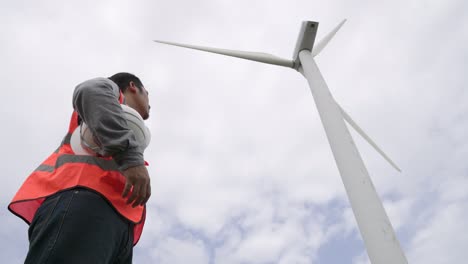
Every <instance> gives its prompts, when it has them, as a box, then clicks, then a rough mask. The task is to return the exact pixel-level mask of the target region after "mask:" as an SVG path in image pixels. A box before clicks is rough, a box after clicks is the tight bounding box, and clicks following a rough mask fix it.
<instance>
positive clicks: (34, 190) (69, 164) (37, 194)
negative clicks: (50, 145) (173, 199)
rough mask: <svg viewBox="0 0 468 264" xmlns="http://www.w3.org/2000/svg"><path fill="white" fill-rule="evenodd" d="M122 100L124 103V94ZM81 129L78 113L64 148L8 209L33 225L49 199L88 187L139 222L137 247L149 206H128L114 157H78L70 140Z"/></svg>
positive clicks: (135, 234)
mask: <svg viewBox="0 0 468 264" xmlns="http://www.w3.org/2000/svg"><path fill="white" fill-rule="evenodd" d="M119 101H120V103H122V102H123V95H122V93H121V94H120V98H119ZM78 126H79V124H78V113H77V112H76V111H74V112H73V114H72V118H71V121H70V126H69V129H68V133H67V135H66V136H65V138H64V140H63V141H62V143H61V144H60V147H59V148H58V149H57V150H56V151H55V152H54V153H52V155H50V156H49V157H48V158H47V159H46V160H45V161H44V162H42V164H41V165H40V166H39V167H38V168H37V169H36V170H34V172H33V173H32V174H31V175H29V177H28V178H27V179H26V180H25V182H24V183H23V185H22V186H21V188H20V189H19V190H18V192H17V193H16V195H15V197H14V198H13V200H12V201H11V203H10V204H9V205H8V210H10V211H11V212H12V213H13V214H15V215H16V216H18V217H20V218H22V219H23V220H24V221H25V222H26V223H27V224H28V225H29V224H31V222H32V220H33V218H34V215H35V214H36V211H37V209H38V208H39V207H40V206H41V204H42V203H43V202H44V200H45V199H46V198H47V197H48V196H51V195H53V194H55V193H57V192H60V191H63V190H67V189H71V188H75V187H86V188H89V189H92V190H94V191H97V192H98V193H100V194H101V195H102V196H103V197H104V198H105V199H107V200H108V201H109V202H110V203H111V204H112V206H113V207H114V208H115V210H116V211H117V212H118V213H119V214H120V215H122V216H123V217H125V218H126V219H128V220H129V221H131V222H133V223H135V226H134V230H133V245H135V244H136V243H137V242H138V240H139V239H140V236H141V233H142V232H143V225H144V223H145V216H146V207H145V206H137V207H135V208H133V207H132V206H131V205H130V204H129V205H128V204H126V199H125V198H123V197H122V196H121V193H122V191H123V189H124V186H125V177H124V176H123V175H122V173H121V172H120V171H119V169H118V166H117V164H116V163H115V161H113V160H112V158H103V157H94V156H83V155H75V153H74V152H73V150H72V148H71V146H70V138H71V135H72V133H73V131H75V129H76V128H77V127H78Z"/></svg>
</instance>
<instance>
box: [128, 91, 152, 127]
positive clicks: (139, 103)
mask: <svg viewBox="0 0 468 264" xmlns="http://www.w3.org/2000/svg"><path fill="white" fill-rule="evenodd" d="M129 86H130V87H128V88H127V90H126V91H125V93H124V95H125V101H126V104H127V105H128V106H130V107H131V108H133V109H135V110H136V111H137V112H138V113H139V114H140V115H141V117H143V119H144V120H146V119H148V117H149V111H150V105H149V96H148V91H147V90H146V88H145V87H142V88H141V91H140V88H138V87H137V86H136V85H135V84H134V83H133V82H130V85H129Z"/></svg>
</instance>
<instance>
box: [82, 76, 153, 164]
mask: <svg viewBox="0 0 468 264" xmlns="http://www.w3.org/2000/svg"><path fill="white" fill-rule="evenodd" d="M118 99H119V88H118V87H117V85H116V84H115V83H114V82H112V81H111V80H109V79H106V78H96V79H91V80H88V81H85V82H83V83H81V84H79V85H78V86H77V87H76V88H75V92H74V93H73V107H74V108H75V110H76V111H77V112H78V114H79V116H80V117H81V119H82V120H83V121H84V122H85V123H86V124H87V125H88V127H89V129H90V130H91V132H92V134H93V135H94V136H95V137H96V140H97V141H98V142H97V143H98V144H99V145H100V146H101V151H100V153H99V154H101V155H103V156H112V157H113V158H114V160H115V161H116V163H117V164H118V165H119V168H120V169H121V170H125V169H127V168H129V167H134V166H138V165H144V160H143V152H142V150H141V149H140V147H139V146H138V143H137V141H136V139H135V135H134V134H133V131H132V130H130V129H129V128H128V126H127V121H126V120H125V118H124V114H123V110H122V107H121V106H120V104H119V100H118Z"/></svg>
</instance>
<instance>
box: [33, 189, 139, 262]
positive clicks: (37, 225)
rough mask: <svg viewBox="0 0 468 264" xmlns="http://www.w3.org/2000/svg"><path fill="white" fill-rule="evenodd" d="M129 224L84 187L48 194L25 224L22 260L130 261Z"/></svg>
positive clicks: (130, 230)
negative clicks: (25, 244) (25, 249)
mask: <svg viewBox="0 0 468 264" xmlns="http://www.w3.org/2000/svg"><path fill="white" fill-rule="evenodd" d="M132 255H133V224H132V223H131V222H129V221H128V220H126V219H125V218H123V217H122V216H120V215H119V214H118V213H117V212H116V211H115V209H114V208H113V207H112V206H111V205H110V204H109V203H108V202H107V201H106V200H105V199H104V198H103V197H102V196H101V195H99V194H97V193H95V192H93V191H91V190H88V189H84V188H74V189H71V190H66V191H63V192H60V193H57V194H54V195H52V196H50V197H48V198H47V199H46V200H45V201H44V203H43V204H42V205H41V207H39V209H38V210H37V212H36V215H35V216H34V219H33V221H32V223H31V225H30V227H29V252H28V255H27V256H26V260H25V263H28V264H29V263H31V264H33V263H34V264H42V263H50V264H52V263H54V264H55V263H67V264H72V263H103V264H107V263H132Z"/></svg>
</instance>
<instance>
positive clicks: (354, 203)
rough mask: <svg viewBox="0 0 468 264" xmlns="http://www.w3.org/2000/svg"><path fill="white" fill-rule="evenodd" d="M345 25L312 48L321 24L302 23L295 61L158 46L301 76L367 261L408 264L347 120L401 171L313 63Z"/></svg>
mask: <svg viewBox="0 0 468 264" xmlns="http://www.w3.org/2000/svg"><path fill="white" fill-rule="evenodd" d="M345 22H346V20H343V21H342V22H341V23H340V24H339V25H338V26H337V27H336V28H335V29H334V30H332V31H331V32H330V33H329V34H328V35H326V36H325V37H324V38H323V39H322V40H321V41H320V42H318V43H317V45H315V46H314V42H315V36H316V34H317V29H318V22H312V21H304V22H303V23H302V27H301V30H300V33H299V37H298V40H297V43H296V48H295V51H294V53H293V59H292V60H288V59H283V58H279V57H276V56H274V55H271V54H267V53H261V52H248V51H237V50H227V49H219V48H211V47H202V46H195V45H187V44H179V43H174V42H167V41H160V40H155V42H158V43H163V44H168V45H174V46H179V47H184V48H190V49H195V50H201V51H206V52H211V53H217V54H221V55H227V56H232V57H237V58H242V59H247V60H253V61H257V62H262V63H267V64H273V65H278V66H283V67H288V68H293V69H295V70H297V71H299V72H300V73H301V74H302V75H303V76H304V77H305V78H306V79H307V81H308V83H309V87H310V90H311V92H312V95H313V97H314V100H315V104H316V106H317V110H318V112H319V115H320V119H321V120H322V124H323V127H324V129H325V133H326V135H327V138H328V142H329V144H330V147H331V150H332V152H333V156H334V158H335V161H336V165H337V167H338V170H339V172H340V175H341V179H342V181H343V184H344V186H345V189H346V193H347V195H348V198H349V201H350V203H351V208H352V210H353V213H354V217H355V218H356V221H357V223H358V227H359V230H360V232H361V236H362V238H363V240H364V244H365V246H366V249H367V253H368V255H369V259H370V260H371V262H372V263H373V264H381V263H391V264H400V263H408V261H407V260H406V257H405V255H404V253H403V250H402V249H401V246H400V243H399V242H398V240H397V238H396V236H395V231H394V230H393V227H392V225H391V223H390V220H389V219H388V216H387V214H386V212H385V209H384V207H383V205H382V202H381V201H380V198H379V196H378V194H377V192H376V190H375V187H374V185H373V183H372V181H371V178H370V176H369V173H368V171H367V169H366V167H365V165H364V162H363V160H362V158H361V156H360V154H359V151H358V149H357V147H356V145H355V143H354V141H353V138H352V137H351V134H350V133H349V130H348V128H347V126H346V124H345V120H346V121H347V122H348V124H349V125H351V126H352V127H353V128H354V129H355V130H356V131H357V132H358V133H359V134H360V135H361V136H362V137H363V138H364V139H365V140H366V141H367V142H369V143H370V144H371V145H372V146H373V147H374V148H375V149H376V150H377V151H378V152H379V153H380V154H381V155H382V156H383V157H384V158H385V159H386V160H387V161H388V162H389V163H390V164H391V165H392V166H393V167H394V168H395V169H396V170H398V171H400V169H399V168H398V167H397V165H396V164H395V163H394V162H393V161H392V160H391V159H390V158H389V157H388V156H387V155H386V154H385V153H384V152H383V151H382V150H381V149H380V148H379V147H378V146H377V145H376V144H375V143H374V141H372V139H371V138H370V137H369V136H367V135H366V133H365V132H364V131H363V130H362V129H361V128H360V127H359V126H358V125H357V124H356V123H355V122H354V121H353V120H352V119H351V117H350V116H349V115H348V114H347V113H346V112H345V111H344V110H343V109H342V108H341V107H340V106H339V105H338V103H337V102H336V101H335V99H334V98H333V96H332V95H331V93H330V90H329V89H328V86H327V84H326V82H325V80H324V79H323V77H322V74H321V73H320V70H319V68H318V67H317V64H316V63H315V60H314V57H315V56H317V55H318V54H319V53H320V52H321V51H322V50H323V48H325V46H326V45H327V44H328V43H329V41H330V40H331V39H332V38H333V36H334V35H335V34H336V32H337V31H338V30H339V29H340V28H341V26H342V25H343V24H344V23H345Z"/></svg>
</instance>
